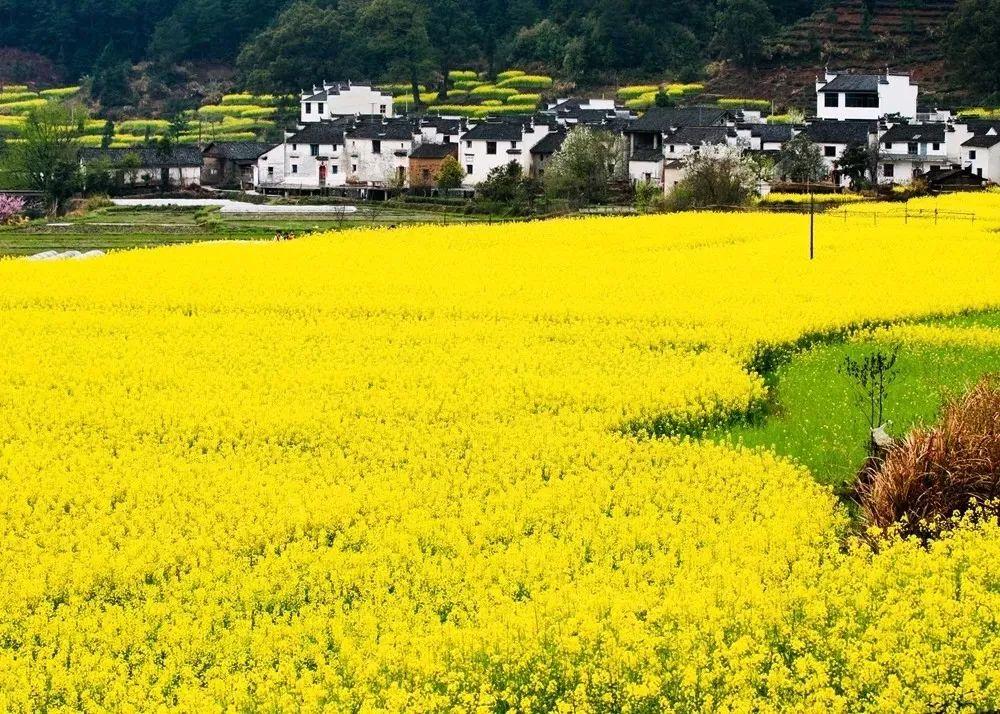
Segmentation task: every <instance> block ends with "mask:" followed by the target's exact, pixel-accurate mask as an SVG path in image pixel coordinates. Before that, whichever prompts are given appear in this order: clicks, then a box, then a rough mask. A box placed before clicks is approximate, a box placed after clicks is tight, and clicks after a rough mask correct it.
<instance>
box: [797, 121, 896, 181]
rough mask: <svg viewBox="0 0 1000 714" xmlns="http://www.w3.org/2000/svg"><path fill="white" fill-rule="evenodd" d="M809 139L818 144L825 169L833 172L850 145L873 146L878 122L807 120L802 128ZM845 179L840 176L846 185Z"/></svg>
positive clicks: (876, 136) (876, 135)
mask: <svg viewBox="0 0 1000 714" xmlns="http://www.w3.org/2000/svg"><path fill="white" fill-rule="evenodd" d="M802 133H803V134H805V135H806V136H807V137H808V138H809V140H810V141H811V142H812V143H814V144H816V145H818V146H819V148H820V151H821V153H822V155H823V163H824V164H825V165H826V168H827V171H828V172H830V174H833V173H834V172H835V171H836V170H837V167H838V165H839V162H840V157H841V156H843V155H844V152H845V151H847V149H848V147H850V146H873V145H874V144H875V142H876V141H877V138H878V122H873V121H832V120H827V121H823V120H818V121H812V122H809V123H808V124H807V125H806V127H805V129H803V130H802ZM847 183H848V181H847V179H846V178H844V177H841V179H840V184H841V185H844V186H846V185H847Z"/></svg>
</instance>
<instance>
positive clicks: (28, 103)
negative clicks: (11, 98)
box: [0, 97, 49, 114]
mask: <svg viewBox="0 0 1000 714" xmlns="http://www.w3.org/2000/svg"><path fill="white" fill-rule="evenodd" d="M48 103H49V102H48V100H47V99H42V98H41V97H39V98H37V99H26V100H24V101H21V102H11V103H10V104H0V114H27V113H28V112H30V111H31V110H32V109H38V108H39V107H44V106H45V105H46V104H48Z"/></svg>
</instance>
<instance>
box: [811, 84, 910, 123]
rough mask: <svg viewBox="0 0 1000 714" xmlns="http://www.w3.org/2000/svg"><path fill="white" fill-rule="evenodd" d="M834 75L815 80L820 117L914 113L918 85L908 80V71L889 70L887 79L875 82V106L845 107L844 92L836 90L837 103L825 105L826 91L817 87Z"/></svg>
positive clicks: (821, 86) (857, 117)
mask: <svg viewBox="0 0 1000 714" xmlns="http://www.w3.org/2000/svg"><path fill="white" fill-rule="evenodd" d="M836 76H837V75H835V74H829V73H828V74H826V75H825V76H824V79H823V80H821V81H817V82H816V116H818V117H819V118H820V119H840V120H844V119H868V120H874V119H879V118H880V117H883V116H885V115H887V114H899V115H901V116H904V117H908V118H910V119H915V118H916V116H917V93H918V87H917V85H915V84H910V77H909V75H905V74H890V75H888V77H887V80H888V82H887V83H883V82H879V84H878V106H877V107H848V106H845V104H846V96H845V93H844V92H839V93H838V94H837V97H838V102H837V106H836V107H828V106H826V98H825V97H826V93H823V92H821V91H820V90H822V89H823V87H824V86H826V84H827V83H829V82H830V81H832V80H833V79H834V78H835V77H836Z"/></svg>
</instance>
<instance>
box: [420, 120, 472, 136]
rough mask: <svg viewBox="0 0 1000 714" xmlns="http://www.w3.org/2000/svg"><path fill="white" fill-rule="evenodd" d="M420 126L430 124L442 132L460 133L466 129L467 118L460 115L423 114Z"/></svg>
mask: <svg viewBox="0 0 1000 714" xmlns="http://www.w3.org/2000/svg"><path fill="white" fill-rule="evenodd" d="M419 121H420V126H430V127H434V128H435V129H437V131H438V132H439V133H441V134H459V133H461V132H462V130H463V129H465V119H463V118H458V117H441V116H422V117H420V120H419Z"/></svg>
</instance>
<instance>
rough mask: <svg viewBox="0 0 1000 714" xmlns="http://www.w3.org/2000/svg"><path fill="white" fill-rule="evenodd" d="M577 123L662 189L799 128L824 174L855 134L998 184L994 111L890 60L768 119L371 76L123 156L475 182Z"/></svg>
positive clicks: (956, 179)
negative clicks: (389, 82) (533, 104)
mask: <svg viewBox="0 0 1000 714" xmlns="http://www.w3.org/2000/svg"><path fill="white" fill-rule="evenodd" d="M575 126H590V127H594V128H600V129H604V130H607V131H610V132H614V133H616V134H621V135H624V136H625V138H626V144H627V147H628V164H629V173H630V176H631V178H632V180H633V181H635V182H647V183H651V184H655V185H657V186H660V187H662V189H663V190H664V191H666V192H669V191H670V190H671V189H672V188H673V187H674V186H675V185H676V184H677V183H678V182H679V181H681V180H682V178H683V176H684V173H685V170H686V167H687V165H688V164H689V162H690V161H691V159H692V157H694V156H696V155H699V154H700V155H706V154H711V153H718V152H723V151H733V150H738V151H741V152H753V153H759V154H763V155H768V156H772V157H777V156H778V154H779V153H780V151H781V149H782V147H783V146H784V144H785V143H786V142H788V141H790V140H791V139H792V138H794V137H796V136H798V135H800V134H801V135H804V136H805V137H807V138H808V139H809V140H810V142H812V143H813V144H815V145H816V146H818V147H819V148H820V151H821V152H822V156H823V160H824V162H825V164H826V167H827V169H828V171H829V183H830V184H832V185H835V186H839V187H846V186H847V185H848V183H849V181H848V178H847V177H846V176H844V175H843V173H842V172H841V171H840V167H839V161H840V159H841V157H842V156H843V154H844V152H845V151H847V149H848V148H849V147H851V146H855V145H861V146H866V147H868V148H869V149H871V150H872V152H871V153H872V155H873V156H875V157H876V158H877V170H876V174H877V180H878V182H879V183H880V184H907V183H910V182H911V181H913V180H914V179H915V178H917V177H921V178H922V179H923V180H925V181H927V182H928V183H930V184H932V185H933V186H934V187H938V188H969V187H978V186H983V185H985V184H987V183H1000V121H986V120H971V119H960V118H958V117H956V116H954V115H953V114H952V113H951V112H949V111H946V110H937V109H925V108H920V107H919V106H918V87H917V85H916V84H914V83H913V81H912V79H911V78H910V76H908V75H903V74H890V73H889V72H888V71H886V72H884V73H881V74H854V73H847V74H845V73H831V72H828V71H826V72H824V73H823V75H822V77H820V78H817V82H816V109H815V116H814V117H810V118H808V119H806V120H804V121H803V123H801V124H775V123H768V121H767V118H766V117H765V116H764V115H763V113H762V112H760V111H749V110H728V109H720V108H718V107H700V106H694V107H676V108H674V107H653V108H651V109H649V110H648V111H646V112H645V113H644V114H642V115H641V116H636V115H635V114H634V113H633V112H631V111H629V110H628V109H625V108H624V107H622V106H621V105H619V104H617V103H616V102H615V101H614V100H610V99H581V98H568V99H561V100H558V101H556V102H552V103H549V104H547V105H546V106H545V107H544V108H543V109H541V110H539V111H537V112H535V113H533V114H530V115H524V116H502V117H495V118H483V119H468V118H462V117H447V116H412V115H410V116H399V115H397V114H396V112H395V111H394V105H393V97H392V96H391V95H389V94H387V93H384V92H382V91H379V90H378V89H377V88H376V87H373V86H371V85H369V84H354V83H350V82H337V83H332V84H330V83H324V84H323V85H322V86H319V87H314V88H313V90H312V91H310V92H305V93H303V94H302V95H301V98H300V115H299V123H298V125H297V128H296V129H295V130H294V131H290V132H286V133H285V136H284V140H283V141H282V142H281V143H279V144H276V145H269V144H261V143H256V142H216V143H212V144H209V145H208V146H206V147H205V148H204V149H203V150H201V151H191V150H190V149H187V148H178V149H177V150H176V152H175V153H176V155H174V156H170V157H163V156H161V155H160V154H158V153H156V152H152V151H144V152H140V153H139V154H138V157H139V161H138V162H136V161H135V159H133V166H132V168H130V171H129V173H130V175H129V177H128V179H127V180H128V181H131V182H132V183H138V182H139V181H140V179H143V180H146V181H148V180H149V178H150V176H151V175H152V176H154V177H155V180H159V178H160V177H161V176H162V177H164V178H166V179H167V180H168V181H169V182H170V183H173V184H175V185H190V184H200V185H208V186H222V185H239V186H240V187H242V188H245V189H249V188H253V189H256V190H258V191H260V192H262V193H271V194H308V193H316V192H341V193H344V194H345V195H355V196H357V197H360V198H370V197H378V196H380V195H385V194H386V193H387V192H388V191H390V190H396V189H410V190H427V191H433V190H434V189H435V188H436V176H437V174H438V172H439V171H440V168H441V165H442V163H443V162H444V161H445V160H446V159H447V158H448V157H452V158H454V159H455V160H456V161H457V162H458V164H459V166H460V167H461V169H462V171H463V173H464V180H463V185H462V189H460V190H462V191H466V192H472V191H474V190H475V187H476V186H477V185H478V184H479V183H480V182H482V181H483V180H484V179H485V178H486V177H487V176H488V175H489V173H490V171H491V170H493V169H494V168H497V167H499V166H503V165H506V164H508V163H510V162H516V163H517V164H519V165H520V166H521V168H522V170H523V171H524V173H525V175H529V176H532V177H536V178H540V177H541V176H543V175H544V172H545V167H546V164H547V162H548V161H550V160H551V158H552V157H553V156H554V155H555V154H556V153H557V152H558V151H559V150H560V147H561V146H562V143H563V140H564V139H565V137H566V135H567V133H568V132H569V131H571V130H572V129H573V127H575ZM98 158H103V159H107V158H109V157H108V156H106V151H105V152H102V151H101V150H88V151H86V152H85V154H84V159H83V160H84V162H85V163H86V162H88V161H92V160H96V159H98ZM112 158H113V157H112ZM136 163H139V164H142V165H135V164H136ZM164 172H166V173H164Z"/></svg>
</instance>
